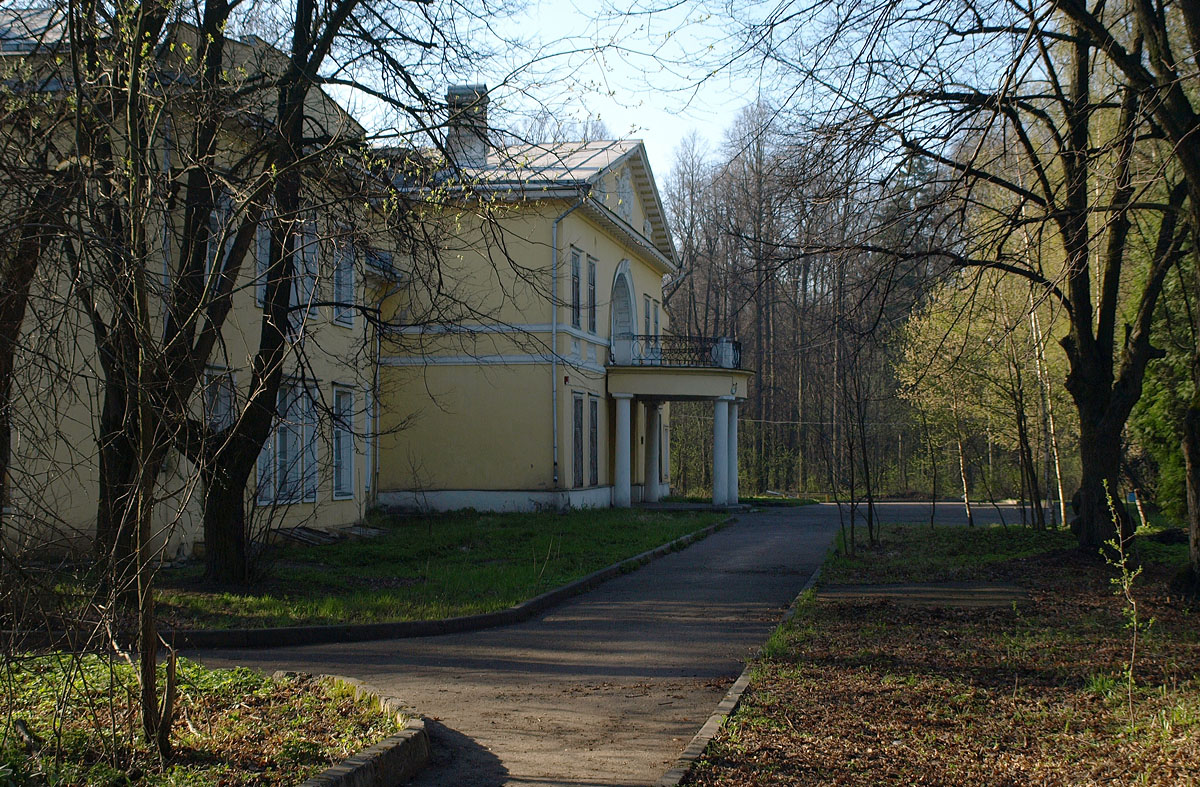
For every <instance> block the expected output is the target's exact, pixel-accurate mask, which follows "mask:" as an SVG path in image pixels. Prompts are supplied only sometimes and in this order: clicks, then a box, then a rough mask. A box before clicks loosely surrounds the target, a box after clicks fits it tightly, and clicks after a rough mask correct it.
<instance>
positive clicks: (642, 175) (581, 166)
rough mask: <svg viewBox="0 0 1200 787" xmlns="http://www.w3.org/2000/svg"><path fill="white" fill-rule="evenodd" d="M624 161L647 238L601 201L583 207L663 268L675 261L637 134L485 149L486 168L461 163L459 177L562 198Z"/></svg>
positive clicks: (582, 191) (491, 187)
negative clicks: (658, 260) (648, 252)
mask: <svg viewBox="0 0 1200 787" xmlns="http://www.w3.org/2000/svg"><path fill="white" fill-rule="evenodd" d="M625 164H628V165H629V167H630V171H631V173H632V175H633V184H634V187H635V188H636V190H637V192H638V194H639V196H640V198H641V202H642V207H643V210H644V211H645V213H646V216H647V218H649V220H650V225H651V233H650V237H649V238H647V237H645V235H644V233H643V230H642V228H635V227H632V226H630V225H629V224H628V223H627V222H626V221H625V220H624V219H622V218H621V217H619V216H617V215H616V214H615V213H613V212H612V211H611V210H609V209H608V208H606V207H604V206H603V205H602V204H600V203H598V202H596V201H594V200H589V201H588V202H587V204H586V208H587V212H588V213H589V214H591V215H592V216H593V218H596V219H598V220H600V222H601V223H602V224H604V225H605V226H606V227H608V228H609V229H610V230H615V231H616V232H617V233H618V234H620V235H624V236H626V238H627V239H629V240H632V241H634V242H637V243H640V244H644V245H645V246H648V247H649V248H650V249H651V250H652V251H653V252H654V253H655V256H658V257H660V258H661V259H662V260H663V261H664V262H665V263H666V265H667V267H668V268H673V267H674V265H675V259H676V257H675V244H674V242H673V241H672V239H671V234H670V232H669V230H668V229H667V223H666V211H664V210H663V204H662V198H661V197H660V196H659V193H658V186H657V185H656V184H655V182H654V175H653V173H652V172H651V171H650V162H649V159H648V158H647V157H646V148H645V146H644V145H643V144H642V141H641V140H640V139H621V140H593V141H590V142H550V143H543V144H520V145H509V146H507V147H503V148H493V149H491V150H490V151H489V152H488V157H487V166H486V167H471V166H467V167H463V168H462V170H461V177H462V178H463V180H465V181H468V182H470V183H471V184H473V187H474V188H475V189H479V190H507V189H511V190H513V191H514V192H518V193H520V194H521V196H522V197H524V198H537V197H539V196H544V197H562V196H566V194H564V191H568V192H577V193H579V194H580V195H581V196H586V194H587V193H588V192H590V191H591V189H592V188H593V187H595V186H596V185H598V184H599V182H600V179H601V178H602V177H603V176H604V174H605V173H606V172H610V171H613V170H616V169H617V168H619V167H621V166H623V165H625Z"/></svg>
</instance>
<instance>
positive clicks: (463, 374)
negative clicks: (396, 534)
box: [377, 86, 750, 511]
mask: <svg viewBox="0 0 1200 787" xmlns="http://www.w3.org/2000/svg"><path fill="white" fill-rule="evenodd" d="M487 100H488V99H487V93H486V91H485V89H484V88H482V87H481V86H460V87H454V88H451V90H450V91H449V93H448V95H447V102H448V104H449V105H450V107H451V113H452V117H453V118H454V120H452V122H451V124H450V127H449V129H448V139H447V150H448V151H449V152H450V155H451V156H453V157H454V158H455V159H456V161H455V163H456V164H457V165H458V167H459V169H460V171H461V172H462V173H463V177H464V178H465V180H466V181H467V182H468V183H470V184H471V185H470V186H469V187H468V188H467V189H466V190H467V191H469V192H473V195H472V196H473V197H474V198H475V199H479V200H486V201H489V204H493V205H495V207H496V209H495V210H494V211H493V214H492V219H491V222H490V223H495V224H497V225H498V226H499V228H500V235H501V236H502V245H503V247H504V253H505V255H506V259H510V260H512V261H515V264H513V265H498V264H497V263H496V259H495V254H494V248H493V247H492V246H489V244H488V243H486V242H485V239H484V237H483V236H484V235H485V234H486V232H487V231H489V230H490V229H491V227H488V226H481V227H480V228H479V230H478V233H479V237H477V238H476V239H475V240H476V241H477V242H476V243H470V242H468V243H466V244H465V248H464V249H463V251H462V252H460V253H459V254H457V255H456V256H457V258H456V259H454V260H452V261H447V262H444V263H443V264H445V265H449V266H450V267H452V268H456V269H458V270H457V271H456V273H458V274H459V275H456V276H455V277H454V278H455V280H456V281H457V282H459V283H460V286H463V287H466V288H468V289H470V290H472V291H475V292H482V291H489V288H490V291H495V292H496V293H503V295H498V296H497V297H498V299H501V300H500V302H497V303H493V304H488V306H489V309H490V310H489V318H488V319H487V320H486V321H485V320H480V321H477V322H462V323H457V324H454V325H452V326H437V327H433V328H423V327H405V328H401V329H399V330H400V332H401V333H403V334H406V335H407V337H406V338H411V337H413V336H415V337H419V341H417V342H416V344H415V348H416V349H412V348H411V347H412V345H411V344H410V345H409V347H410V348H409V349H407V350H406V351H403V352H400V351H393V350H390V349H389V346H388V343H387V342H386V341H385V342H384V343H383V350H382V353H381V355H380V357H379V359H378V363H379V366H380V380H381V389H380V391H381V394H380V412H379V423H380V426H381V430H380V431H381V433H382V435H381V437H380V439H379V450H378V453H377V456H378V461H379V467H378V470H377V472H378V487H377V488H378V489H379V496H378V499H379V502H380V503H383V504H386V505H398V506H405V507H419V508H431V509H437V510H447V509H456V508H468V507H470V508H476V509H487V510H506V511H511V510H529V509H533V508H537V507H565V506H575V507H581V506H582V507H587V506H591V507H597V506H603V507H607V506H610V505H611V506H628V505H630V504H631V503H633V502H638V501H647V502H654V501H657V500H658V499H659V498H660V496H662V495H663V494H664V492H665V490H666V489H667V487H668V485H669V474H668V472H667V468H668V466H669V461H668V460H669V456H668V450H669V448H668V447H669V445H670V441H669V439H668V425H667V424H668V419H667V403H668V402H670V401H671V400H687V399H708V400H712V401H713V402H714V408H715V415H716V420H715V423H716V426H715V428H714V437H715V446H716V452H715V456H718V457H720V460H719V461H716V462H714V473H713V477H714V478H715V479H716V484H715V486H716V489H717V491H716V492H715V493H714V495H713V502H714V503H717V504H726V503H729V502H736V500H737V454H736V450H735V447H736V445H737V410H738V401H739V400H740V399H743V398H745V396H746V386H747V382H748V380H749V378H750V373H749V372H747V371H744V370H742V369H741V362H740V352H739V348H738V345H737V344H736V343H735V342H733V341H732V340H729V339H721V338H695V337H676V336H672V335H671V334H670V332H669V330H668V328H669V326H668V325H667V319H666V312H665V311H664V309H663V305H662V301H663V279H664V277H666V276H671V275H673V274H675V273H677V270H678V269H677V267H676V261H675V250H674V245H673V243H672V241H671V234H670V230H669V228H668V227H667V224H666V216H665V214H664V211H663V206H662V201H661V200H660V198H659V195H658V190H657V188H656V186H655V183H654V176H653V174H652V173H651V171H650V166H649V163H648V161H647V159H646V150H645V147H644V146H643V145H642V143H641V142H639V141H637V140H623V141H592V142H565V143H556V144H547V145H516V146H510V147H504V148H501V149H494V148H491V147H490V146H489V145H488V144H487V139H488V138H489V135H488V133H487V129H486V117H487V112H486V108H487ZM497 203H499V204H497ZM486 224H487V223H485V225H486ZM489 249H491V250H492V251H491V253H489V251H488V250H489Z"/></svg>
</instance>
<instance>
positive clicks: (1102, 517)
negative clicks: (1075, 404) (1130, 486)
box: [1071, 419, 1133, 550]
mask: <svg viewBox="0 0 1200 787" xmlns="http://www.w3.org/2000/svg"><path fill="white" fill-rule="evenodd" d="M1079 461H1080V468H1081V478H1080V483H1079V491H1078V492H1076V493H1075V498H1076V499H1075V501H1074V504H1075V510H1076V517H1075V519H1074V520H1072V522H1071V531H1072V532H1073V533H1074V534H1075V537H1076V538H1077V539H1078V540H1079V546H1080V547H1083V548H1085V549H1093V550H1098V549H1100V548H1102V547H1103V546H1104V545H1105V544H1106V543H1107V542H1109V541H1111V540H1113V539H1115V538H1116V537H1117V534H1118V532H1120V534H1121V535H1122V537H1127V536H1129V535H1130V534H1131V533H1132V532H1133V527H1132V522H1131V521H1130V518H1129V512H1128V511H1127V510H1126V508H1125V505H1124V504H1123V503H1122V502H1121V499H1120V494H1119V492H1118V484H1119V483H1120V479H1121V436H1120V434H1119V433H1117V434H1113V433H1111V432H1107V431H1103V430H1101V429H1098V428H1097V427H1096V426H1095V425H1094V424H1091V423H1088V421H1087V420H1085V419H1081V420H1080V424H1079ZM1110 501H1111V508H1110ZM1114 512H1115V514H1116V519H1117V522H1114V521H1113V515H1114ZM1118 526H1119V530H1118Z"/></svg>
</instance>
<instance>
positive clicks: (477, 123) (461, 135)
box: [446, 85, 488, 169]
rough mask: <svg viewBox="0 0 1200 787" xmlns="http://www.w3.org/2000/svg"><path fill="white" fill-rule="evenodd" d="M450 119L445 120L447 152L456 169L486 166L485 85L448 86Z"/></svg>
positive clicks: (486, 104)
mask: <svg viewBox="0 0 1200 787" xmlns="http://www.w3.org/2000/svg"><path fill="white" fill-rule="evenodd" d="M446 106H447V107H448V108H449V110H450V119H449V121H448V122H447V123H446V153H447V155H449V156H450V163H452V164H453V165H454V166H456V167H459V168H464V169H465V168H470V167H484V166H487V154H488V140H487V137H488V122H487V106H488V92H487V85H451V86H450V87H449V88H448V89H447V90H446Z"/></svg>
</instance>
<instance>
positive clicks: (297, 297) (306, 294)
mask: <svg viewBox="0 0 1200 787" xmlns="http://www.w3.org/2000/svg"><path fill="white" fill-rule="evenodd" d="M293 259H294V260H295V262H294V265H295V270H293V271H292V302H291V321H290V324H291V327H292V331H293V333H296V334H299V333H300V332H301V331H303V329H304V324H305V323H306V322H308V320H310V319H311V318H312V316H313V313H314V312H315V311H316V307H315V306H314V305H313V303H314V302H315V301H316V297H317V274H318V272H319V271H320V269H321V268H320V265H321V257H320V240H319V239H318V237H317V223H316V222H315V221H312V220H309V221H305V222H304V223H303V225H302V227H301V230H300V232H299V234H298V235H297V236H296V254H295V256H294V257H293Z"/></svg>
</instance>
